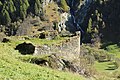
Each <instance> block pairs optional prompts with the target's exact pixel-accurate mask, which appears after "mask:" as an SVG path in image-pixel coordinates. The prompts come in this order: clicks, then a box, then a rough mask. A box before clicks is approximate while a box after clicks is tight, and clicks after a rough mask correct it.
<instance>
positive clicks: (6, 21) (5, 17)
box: [1, 9, 11, 25]
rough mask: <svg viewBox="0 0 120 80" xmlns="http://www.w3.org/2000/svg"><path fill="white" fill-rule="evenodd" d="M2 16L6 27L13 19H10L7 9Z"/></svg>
mask: <svg viewBox="0 0 120 80" xmlns="http://www.w3.org/2000/svg"><path fill="white" fill-rule="evenodd" d="M1 14H2V24H4V25H6V24H10V22H11V18H10V15H9V13H8V11H7V10H6V9H3V10H2V12H1Z"/></svg>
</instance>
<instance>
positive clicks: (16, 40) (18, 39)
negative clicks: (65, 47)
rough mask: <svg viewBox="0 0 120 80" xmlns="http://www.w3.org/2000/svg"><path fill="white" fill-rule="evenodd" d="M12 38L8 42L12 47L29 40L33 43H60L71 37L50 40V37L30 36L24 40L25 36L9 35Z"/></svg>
mask: <svg viewBox="0 0 120 80" xmlns="http://www.w3.org/2000/svg"><path fill="white" fill-rule="evenodd" d="M8 38H9V39H10V42H8V44H9V45H11V46H12V47H15V46H16V45H18V44H20V43H23V42H27V43H32V44H33V45H44V44H46V45H52V44H59V43H61V42H62V41H65V40H67V39H69V37H59V38H58V39H57V38H56V39H53V40H48V39H39V38H29V39H27V40H24V39H23V37H8Z"/></svg>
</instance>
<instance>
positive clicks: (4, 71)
mask: <svg viewBox="0 0 120 80" xmlns="http://www.w3.org/2000/svg"><path fill="white" fill-rule="evenodd" d="M17 43H18V42H17ZM14 44H16V43H14ZM20 56H21V55H20V53H19V52H18V51H15V50H14V48H13V46H12V44H10V43H0V80H85V78H83V77H82V76H80V75H78V74H73V73H70V72H62V71H57V70H52V69H50V68H46V67H41V66H38V65H36V64H31V63H27V62H22V60H21V59H25V58H26V57H24V58H21V59H19V58H18V57H20ZM28 57H30V58H31V57H32V56H28ZM32 58H34V57H32ZM27 60H28V59H27Z"/></svg>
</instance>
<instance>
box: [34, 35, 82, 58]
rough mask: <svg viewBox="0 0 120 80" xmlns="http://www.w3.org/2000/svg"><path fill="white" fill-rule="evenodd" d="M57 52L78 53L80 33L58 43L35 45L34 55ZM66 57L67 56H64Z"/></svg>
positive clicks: (64, 53)
mask: <svg viewBox="0 0 120 80" xmlns="http://www.w3.org/2000/svg"><path fill="white" fill-rule="evenodd" d="M57 53H58V54H59V55H61V54H62V55H65V56H66V55H68V54H75V55H77V56H78V55H79V54H80V35H77V36H74V37H71V38H69V39H67V40H65V41H63V42H61V43H60V44H59V45H51V46H48V45H43V46H36V48H35V52H34V55H41V54H57ZM66 57H68V56H66Z"/></svg>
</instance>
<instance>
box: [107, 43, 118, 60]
mask: <svg viewBox="0 0 120 80" xmlns="http://www.w3.org/2000/svg"><path fill="white" fill-rule="evenodd" d="M106 51H108V52H109V53H110V54H112V55H114V56H115V57H118V58H120V47H119V46H118V45H117V44H113V45H108V46H107V47H106Z"/></svg>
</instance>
